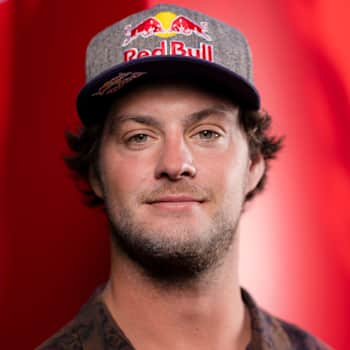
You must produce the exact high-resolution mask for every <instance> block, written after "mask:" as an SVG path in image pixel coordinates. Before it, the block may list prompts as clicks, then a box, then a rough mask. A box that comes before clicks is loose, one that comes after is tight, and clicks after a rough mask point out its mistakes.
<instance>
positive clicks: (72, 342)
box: [36, 288, 330, 350]
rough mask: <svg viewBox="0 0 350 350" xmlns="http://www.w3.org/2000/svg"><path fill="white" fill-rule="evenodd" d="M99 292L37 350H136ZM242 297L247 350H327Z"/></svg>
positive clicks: (246, 296)
mask: <svg viewBox="0 0 350 350" xmlns="http://www.w3.org/2000/svg"><path fill="white" fill-rule="evenodd" d="M100 291H101V288H99V290H98V292H96V293H94V295H93V296H92V297H91V298H90V299H89V301H88V302H87V303H86V304H85V305H84V306H83V307H82V308H81V310H80V311H79V313H78V315H77V316H76V317H75V318H74V319H73V320H72V321H70V322H69V323H68V324H67V325H66V326H64V327H63V328H62V329H61V330H60V331H59V332H58V333H57V334H55V335H54V336H52V337H51V338H50V339H48V340H47V341H46V342H45V343H44V344H42V345H41V346H39V347H38V348H36V350H135V348H134V347H133V345H132V344H131V342H130V341H129V340H128V338H127V336H126V335H125V334H124V333H123V331H122V330H121V329H120V327H119V326H118V325H117V324H116V322H115V320H114V319H113V317H112V315H111V314H110V312H109V310H108V309H107V306H106V305H105V304H104V302H103V300H102V298H101V295H100ZM241 294H242V299H243V302H244V304H245V305H246V307H247V308H248V310H249V313H250V318H251V340H250V343H249V344H248V346H247V347H246V350H271V349H278V350H289V349H293V350H294V349H297V350H299V349H300V350H304V349H309V350H329V349H330V347H328V346H327V345H325V344H324V343H322V342H321V341H320V340H318V339H317V338H315V337H314V336H312V335H311V334H309V333H307V332H305V331H304V330H302V329H301V328H299V327H297V326H295V325H293V324H290V323H287V322H285V321H282V320H280V319H278V318H276V317H274V316H272V315H270V314H269V313H268V312H266V311H264V310H262V309H261V308H259V307H258V306H257V304H256V303H255V301H254V300H253V298H252V297H251V296H250V295H249V293H248V292H247V291H246V290H244V289H243V288H242V289H241Z"/></svg>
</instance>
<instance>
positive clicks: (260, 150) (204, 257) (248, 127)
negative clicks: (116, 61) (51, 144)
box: [67, 8, 280, 282]
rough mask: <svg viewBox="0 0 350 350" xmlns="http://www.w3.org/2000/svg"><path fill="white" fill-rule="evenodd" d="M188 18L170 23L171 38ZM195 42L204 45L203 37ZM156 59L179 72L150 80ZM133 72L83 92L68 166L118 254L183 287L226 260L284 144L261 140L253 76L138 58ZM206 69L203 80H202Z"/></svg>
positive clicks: (263, 118)
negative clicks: (99, 207) (102, 215)
mask: <svg viewBox="0 0 350 350" xmlns="http://www.w3.org/2000/svg"><path fill="white" fill-rule="evenodd" d="M177 9H178V10H179V11H180V10H181V9H180V8H177ZM163 12H164V13H165V11H163ZM166 13H167V15H166V16H168V17H169V13H170V12H169V11H168V12H166ZM158 14H159V13H158ZM158 14H157V15H158ZM157 15H156V16H155V17H154V18H158V19H159V18H160V20H161V19H162V21H163V22H164V23H165V20H164V16H163V17H160V16H158V17H157ZM166 16H165V17H166ZM184 18H187V17H184V16H180V15H179V16H178V17H176V16H175V18H173V24H172V25H173V27H171V28H173V31H174V32H175V29H174V28H175V24H174V23H177V22H176V21H178V22H179V20H180V19H182V22H181V23H182V24H183V23H184V22H183V19H184ZM187 19H188V18H187ZM145 21H146V20H145ZM145 21H144V22H145ZM174 21H175V22H174ZM145 23H146V22H145ZM147 23H148V22H147ZM164 23H163V24H164ZM179 23H180V22H179ZM193 23H194V22H193ZM193 23H192V24H193ZM202 26H204V25H202ZM163 27H164V26H163ZM163 29H164V28H163ZM199 29H200V27H198V28H197V29H196V31H197V32H196V33H197V34H198V30H199ZM207 29H208V28H207ZM191 30H192V32H188V31H187V32H184V31H183V30H182V32H181V33H180V34H182V35H192V34H193V32H194V30H195V29H193V28H192V29H191ZM208 30H209V29H208ZM157 33H158V32H157ZM177 33H179V32H177ZM153 34H154V33H151V34H150V35H149V36H152V35H153ZM163 34H164V33H163ZM199 34H203V35H204V37H203V35H198V36H200V37H201V40H204V39H205V40H208V38H209V34H208V32H207V30H206V31H205V32H201V33H199ZM135 35H136V34H135ZM147 35H148V34H147ZM139 36H141V37H142V36H143V35H142V34H139V35H136V37H135V38H134V39H132V40H131V39H130V38H131V37H128V38H127V39H125V41H124V42H123V44H122V46H123V45H124V46H127V45H128V44H130V42H131V41H133V40H136V38H137V37H139ZM145 37H147V36H146V35H145ZM203 38H204V39H203ZM97 41H98V40H97ZM168 44H169V45H171V42H169V43H168ZM168 44H166V45H168ZM241 44H242V38H241V37H240V38H239V40H238V44H237V45H238V46H239V45H241ZM164 45H165V44H164ZM97 46H98V47H100V46H101V43H100V42H99V43H98V44H96V45H95V46H94V44H93V45H92V47H97ZM238 51H239V50H238ZM214 52H215V51H214ZM219 53H220V52H218V54H219ZM236 58H237V57H236ZM154 59H157V60H158V59H159V62H158V63H159V64H160V68H162V67H163V68H165V66H162V64H164V62H166V65H168V64H169V62H171V60H173V61H174V63H175V65H174V67H176V69H175V70H176V71H175V72H169V71H165V72H163V71H162V70H160V71H157V72H156V71H155V70H154V67H155V66H154V62H155V61H154ZM240 59H241V60H242V62H241V63H240V64H239V65H238V66H239V67H241V66H250V59H249V57H247V56H246V57H241V58H240ZM244 59H245V60H248V61H249V62H248V63H246V64H245V62H244ZM150 63H151V66H150V65H149V64H150ZM125 64H126V65H127V66H126V67H127V69H130V66H128V64H129V63H125ZM125 64H122V67H124V68H125ZM134 65H135V67H137V68H138V69H139V71H138V70H134V71H133V73H132V75H131V76H132V79H129V80H125V81H123V82H122V83H121V82H120V79H119V78H120V77H121V76H123V77H124V75H123V74H124V73H125V72H120V69H121V67H120V65H118V66H117V68H115V66H113V67H112V70H111V69H110V70H109V71H108V72H107V73H106V71H104V72H102V73H101V74H100V76H99V77H97V78H92V80H91V81H90V82H89V83H88V85H87V86H86V87H85V88H84V89H83V90H82V92H81V93H80V95H79V99H78V110H79V113H80V117H81V119H82V121H83V123H84V124H85V126H84V128H83V129H82V131H81V133H80V134H78V135H70V136H69V137H68V141H69V144H70V147H71V149H72V150H73V152H74V153H75V155H73V156H72V157H71V158H68V159H67V163H68V165H69V166H70V168H71V169H73V170H74V171H75V172H76V173H77V174H78V175H79V176H80V177H82V178H83V179H84V180H85V181H86V183H87V184H88V193H89V194H90V196H91V195H92V198H93V201H92V202H94V203H95V204H97V203H103V204H104V207H105V208H106V213H107V215H108V218H109V222H110V226H111V232H112V235H113V237H114V239H115V243H116V244H117V245H118V248H119V249H121V250H122V251H124V253H126V254H127V255H128V256H129V258H130V259H131V260H133V261H134V262H136V263H138V265H139V266H142V267H143V268H144V269H145V271H147V273H148V274H149V275H152V276H153V277H156V278H158V279H162V280H163V281H164V280H168V281H175V280H176V281H177V282H179V281H182V280H184V279H190V278H194V277H196V276H199V275H200V274H201V273H202V272H205V271H207V270H209V269H210V268H211V267H213V266H215V265H218V264H219V263H220V261H221V260H222V259H223V257H224V256H225V254H226V252H227V251H228V250H229V248H230V246H231V243H232V240H233V238H234V233H235V232H236V228H237V225H238V222H239V218H240V215H241V213H242V210H243V207H244V203H245V201H246V200H249V199H251V198H252V197H253V196H254V194H255V193H256V192H258V191H261V190H262V188H263V186H264V183H265V180H266V172H267V169H268V161H269V160H270V159H271V158H273V157H274V155H275V153H276V152H277V151H278V149H279V148H280V140H276V139H275V138H273V137H268V136H267V135H266V131H267V129H268V127H269V123H270V118H269V116H268V115H267V114H266V113H263V112H260V111H258V110H257V109H256V108H257V103H258V101H259V99H258V96H257V94H256V91H255V90H254V88H253V87H252V85H251V82H250V80H249V79H250V77H242V76H238V73H237V72H231V73H227V75H226V76H225V75H224V74H225V71H224V70H223V68H222V67H221V68H220V67H219V68H218V66H217V65H216V64H214V63H205V64H204V65H203V58H196V59H193V58H188V57H183V58H181V57H180V58H179V57H178V56H176V57H172V56H171V55H170V56H167V57H160V58H158V57H156V58H154V57H151V58H150V59H147V58H146V59H144V58H140V59H136V60H135V63H134ZM196 65H198V67H199V69H198V70H196V67H197V66H196ZM135 67H134V68H135ZM167 67H168V69H169V67H170V66H169V65H168V66H167ZM188 67H191V71H189V70H187V69H188ZM148 68H150V70H149V71H148V70H147V69H148ZM203 68H206V69H208V72H210V74H209V76H206V75H203V74H199V73H203ZM115 69H117V70H118V72H116V71H115ZM182 69H183V71H181V70H182ZM225 69H226V68H225ZM137 71H138V72H139V73H140V75H138V76H136V75H133V74H134V73H135V72H137ZM141 72H143V74H141ZM162 72H163V74H162ZM181 72H182V73H186V74H181ZM204 72H206V70H204ZM112 73H113V74H117V75H116V77H117V79H114V78H112V79H111V76H110V74H112ZM179 73H180V76H179ZM240 73H241V74H242V72H241V71H240ZM121 74H122V75H121ZM125 74H128V73H125ZM215 75H216V76H217V77H218V76H221V78H220V79H218V78H214V76H215ZM129 77H130V76H129ZM225 77H226V78H227V80H228V81H229V83H227V84H226V83H222V82H223V81H224V80H225V79H224V78H225ZM102 78H104V79H105V80H106V79H107V82H106V81H105V82H103V79H102ZM113 79H114V80H113ZM246 79H248V80H246ZM117 80H118V83H117V85H115V83H116V81H117ZM238 88H241V89H240V90H239V92H237V93H233V90H235V89H236V91H238V90H237V89H238ZM93 89H95V91H97V92H95V93H92V91H93ZM96 89H97V90H96ZM89 93H90V94H91V95H88V94H89ZM94 98H95V99H94ZM96 98H98V99H97V100H96ZM87 106H89V108H91V109H89V108H87ZM254 106H255V107H254ZM253 107H254V108H255V109H254V108H253Z"/></svg>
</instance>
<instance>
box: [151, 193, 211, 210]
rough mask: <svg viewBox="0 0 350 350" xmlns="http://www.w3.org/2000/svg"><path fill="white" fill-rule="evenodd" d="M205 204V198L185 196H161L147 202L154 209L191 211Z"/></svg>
mask: <svg viewBox="0 0 350 350" xmlns="http://www.w3.org/2000/svg"><path fill="white" fill-rule="evenodd" d="M204 202H205V198H200V197H194V196H191V195H185V194H176V195H174V194H172V195H164V196H159V197H157V198H152V199H151V200H148V201H146V203H147V204H149V205H151V206H152V207H153V208H158V209H164V210H189V209H192V208H193V207H195V206H198V205H200V204H202V203H204Z"/></svg>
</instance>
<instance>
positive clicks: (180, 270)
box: [106, 208, 240, 287]
mask: <svg viewBox="0 0 350 350" xmlns="http://www.w3.org/2000/svg"><path fill="white" fill-rule="evenodd" d="M106 211H107V217H108V220H109V225H110V232H111V237H112V241H113V243H114V244H116V245H117V247H118V249H119V250H121V251H122V252H123V253H124V254H125V256H127V258H128V259H130V260H131V261H132V262H133V263H134V264H136V265H137V267H138V268H141V271H142V272H143V273H144V274H145V275H146V276H147V277H150V278H151V279H153V280H155V281H156V282H158V283H161V284H167V285H173V286H175V285H176V286H177V287H181V286H185V285H188V284H189V283H191V282H194V281H196V280H199V279H200V278H201V277H203V276H204V275H206V274H207V273H209V272H210V271H213V270H215V269H216V268H217V267H218V266H220V265H221V264H222V262H223V261H224V258H225V256H226V255H227V253H228V251H229V250H230V247H231V245H232V243H233V241H234V238H235V235H236V231H237V226H238V222H239V217H240V214H239V215H237V217H236V218H233V217H232V213H227V212H225V210H224V209H222V210H221V211H219V212H218V213H216V214H215V215H214V217H213V218H212V220H211V224H210V226H209V227H207V228H205V229H203V230H202V231H201V232H196V233H195V234H193V232H189V231H188V229H184V228H182V229H179V231H178V232H176V228H175V229H174V228H173V227H172V228H171V229H172V231H173V232H172V234H171V235H169V234H167V233H163V232H151V230H149V229H148V230H147V229H146V228H145V227H144V226H142V225H141V224H139V223H137V222H136V221H135V220H134V218H133V214H132V212H131V210H129V209H127V208H123V209H121V210H120V212H119V215H118V219H115V218H113V215H112V211H111V210H110V209H109V208H106ZM174 231H175V232H174ZM179 237H181V238H179ZM184 237H185V238H184ZM177 238H178V239H177Z"/></svg>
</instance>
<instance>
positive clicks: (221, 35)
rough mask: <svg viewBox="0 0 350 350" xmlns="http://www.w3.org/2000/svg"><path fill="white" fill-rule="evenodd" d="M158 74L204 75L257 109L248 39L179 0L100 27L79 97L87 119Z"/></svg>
mask: <svg viewBox="0 0 350 350" xmlns="http://www.w3.org/2000/svg"><path fill="white" fill-rule="evenodd" d="M155 76H159V77H169V79H170V78H171V76H176V77H183V78H193V79H200V81H201V82H203V84H205V85H207V86H208V87H210V86H212V85H213V84H215V85H216V86H220V87H222V88H225V89H226V90H227V94H232V98H233V99H234V100H235V101H236V102H238V103H239V104H240V105H241V106H242V107H244V108H248V109H253V110H257V109H259V108H260V97H259V94H258V92H257V91H256V89H255V87H254V83H253V79H252V61H251V54H250V49H249V46H248V43H247V41H246V39H245V38H244V36H243V35H242V34H241V33H240V32H239V31H238V30H237V29H235V28H233V27H231V26H229V25H227V24H226V23H223V22H221V21H218V20H216V19H214V18H212V17H209V16H207V15H205V14H202V13H199V12H196V11H192V10H189V9H186V8H183V7H179V6H175V5H165V4H161V5H157V6H155V7H152V8H150V9H147V10H144V11H141V12H138V13H135V14H133V15H131V16H129V17H127V18H124V19H122V20H121V21H118V22H116V23H115V24H113V25H111V26H110V27H108V28H106V29H105V30H103V31H102V32H100V33H98V34H97V35H96V36H95V37H94V38H93V39H92V40H91V42H90V44H89V46H88V48H87V54H86V80H87V83H86V85H85V86H84V87H83V88H82V90H81V91H80V93H79V95H78V98H77V109H78V113H79V116H80V119H81V120H82V122H83V123H84V124H86V125H87V124H92V123H96V122H100V121H101V120H103V116H104V114H105V112H106V111H107V108H108V106H109V104H110V102H111V101H112V100H113V99H115V97H116V96H117V92H118V91H119V90H120V89H122V88H123V87H124V86H126V85H127V84H129V83H130V82H132V81H142V79H149V78H152V77H155Z"/></svg>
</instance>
